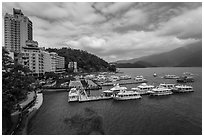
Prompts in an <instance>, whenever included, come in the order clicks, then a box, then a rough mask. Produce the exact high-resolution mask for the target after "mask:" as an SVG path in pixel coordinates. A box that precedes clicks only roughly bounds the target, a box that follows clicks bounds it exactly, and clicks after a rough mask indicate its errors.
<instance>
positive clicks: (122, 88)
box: [110, 85, 127, 91]
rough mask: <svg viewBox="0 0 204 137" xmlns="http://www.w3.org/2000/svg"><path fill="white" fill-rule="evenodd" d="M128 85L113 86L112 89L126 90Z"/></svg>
mask: <svg viewBox="0 0 204 137" xmlns="http://www.w3.org/2000/svg"><path fill="white" fill-rule="evenodd" d="M126 89H127V88H126V87H120V86H119V85H116V86H115V87H113V88H111V89H110V90H112V91H114V90H126Z"/></svg>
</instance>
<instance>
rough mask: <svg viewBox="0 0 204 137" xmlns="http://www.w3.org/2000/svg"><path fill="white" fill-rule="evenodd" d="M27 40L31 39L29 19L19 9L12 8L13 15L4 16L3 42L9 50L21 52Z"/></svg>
mask: <svg viewBox="0 0 204 137" xmlns="http://www.w3.org/2000/svg"><path fill="white" fill-rule="evenodd" d="M27 40H33V29H32V22H31V20H30V19H29V18H28V17H26V16H24V14H23V13H22V11H21V10H19V9H13V15H11V14H8V13H6V14H5V16H4V42H5V43H4V44H5V47H6V49H7V50H9V51H11V52H17V53H19V52H21V50H22V47H25V46H26V41H27Z"/></svg>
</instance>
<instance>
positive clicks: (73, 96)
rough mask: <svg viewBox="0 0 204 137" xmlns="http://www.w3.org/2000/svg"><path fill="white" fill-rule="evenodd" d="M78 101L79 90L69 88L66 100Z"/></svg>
mask: <svg viewBox="0 0 204 137" xmlns="http://www.w3.org/2000/svg"><path fill="white" fill-rule="evenodd" d="M76 101H79V91H78V90H77V89H76V88H71V89H70V91H69V95H68V102H76Z"/></svg>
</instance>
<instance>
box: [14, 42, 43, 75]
mask: <svg viewBox="0 0 204 137" xmlns="http://www.w3.org/2000/svg"><path fill="white" fill-rule="evenodd" d="M35 44H36V43H34V45H35ZM34 45H33V46H31V45H30V46H26V47H22V51H21V53H19V54H18V59H19V60H18V62H19V63H20V64H22V65H24V66H27V67H28V68H29V69H30V70H31V71H32V72H33V73H34V74H44V72H45V71H44V62H45V61H44V54H43V52H42V51H41V49H40V48H39V47H37V46H34Z"/></svg>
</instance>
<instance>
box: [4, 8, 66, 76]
mask: <svg viewBox="0 0 204 137" xmlns="http://www.w3.org/2000/svg"><path fill="white" fill-rule="evenodd" d="M4 41H5V48H6V50H8V51H9V52H10V54H11V56H12V57H13V59H14V62H15V63H19V64H22V65H24V66H26V67H28V68H29V69H30V70H31V71H32V73H34V74H44V73H45V72H62V71H64V67H65V66H64V64H65V59H64V57H61V56H59V55H58V54H57V53H55V52H51V53H49V52H46V51H45V49H44V48H41V47H38V42H37V41H34V40H33V29H32V22H31V20H30V19H29V18H28V17H26V16H24V14H23V13H22V11H21V10H20V9H13V15H11V14H8V13H6V14H5V16H4ZM12 53H13V54H12Z"/></svg>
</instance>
